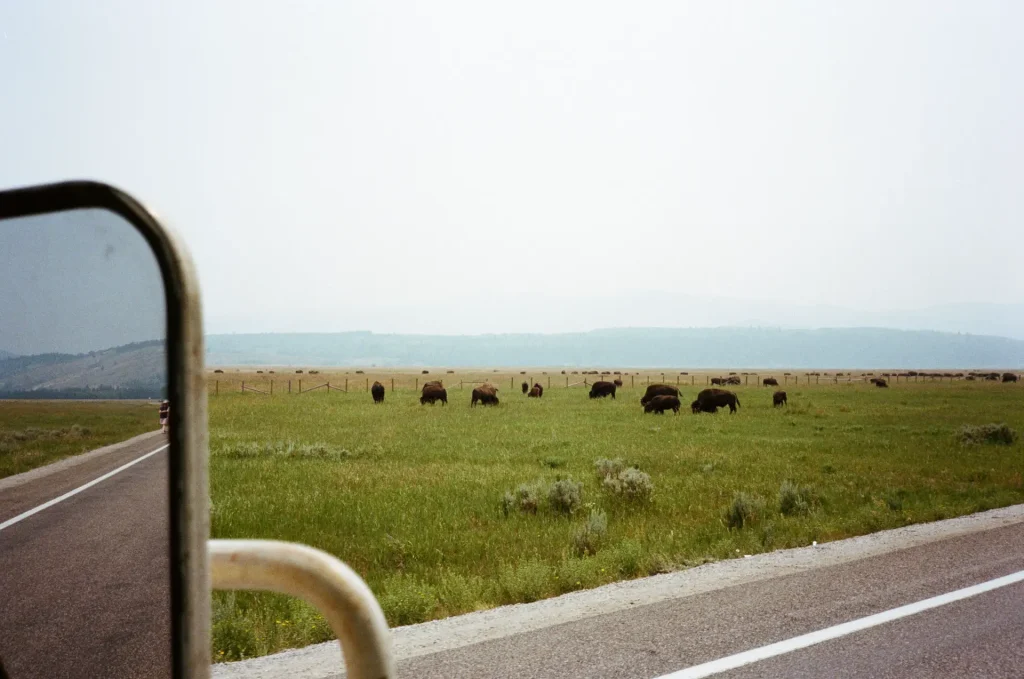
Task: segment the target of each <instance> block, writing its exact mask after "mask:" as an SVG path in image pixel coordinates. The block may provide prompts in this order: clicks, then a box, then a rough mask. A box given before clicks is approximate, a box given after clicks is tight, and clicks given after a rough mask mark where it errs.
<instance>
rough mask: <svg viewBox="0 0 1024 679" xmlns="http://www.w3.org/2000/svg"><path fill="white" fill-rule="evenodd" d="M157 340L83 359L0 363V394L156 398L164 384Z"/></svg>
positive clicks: (162, 354)
mask: <svg viewBox="0 0 1024 679" xmlns="http://www.w3.org/2000/svg"><path fill="white" fill-rule="evenodd" d="M166 362H167V359H166V356H165V352H164V342H163V340H153V341H148V342H136V343H133V344H126V345H123V346H119V347H112V348H110V349H105V350H103V351H92V352H89V353H86V354H57V353H50V354H35V355H32V356H14V357H9V358H6V359H0V394H2V395H5V396H8V397H10V396H12V395H19V396H25V395H33V394H40V395H42V394H45V395H47V396H48V397H60V396H61V395H72V394H73V395H74V397H75V398H80V397H83V396H87V395H89V392H95V391H97V390H99V391H102V392H103V395H104V396H116V395H117V392H118V391H119V390H127V391H130V392H131V393H132V395H133V397H139V396H142V395H152V396H159V395H160V393H161V391H162V389H163V387H164V385H165V384H166V383H167V370H166Z"/></svg>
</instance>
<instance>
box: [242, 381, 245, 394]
mask: <svg viewBox="0 0 1024 679" xmlns="http://www.w3.org/2000/svg"><path fill="white" fill-rule="evenodd" d="M242 393H243V394H244V393H245V380H242Z"/></svg>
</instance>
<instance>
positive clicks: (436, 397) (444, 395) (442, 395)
mask: <svg viewBox="0 0 1024 679" xmlns="http://www.w3.org/2000/svg"><path fill="white" fill-rule="evenodd" d="M436 401H440V402H441V405H448V392H447V391H446V390H445V388H444V387H442V386H440V385H439V384H437V383H432V384H424V385H423V393H422V394H421V395H420V405H423V404H424V403H429V404H430V405H434V403H435V402H436Z"/></svg>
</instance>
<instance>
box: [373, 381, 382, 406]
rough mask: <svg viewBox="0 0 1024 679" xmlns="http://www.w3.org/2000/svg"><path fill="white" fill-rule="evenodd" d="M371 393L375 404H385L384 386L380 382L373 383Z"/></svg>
mask: <svg viewBox="0 0 1024 679" xmlns="http://www.w3.org/2000/svg"><path fill="white" fill-rule="evenodd" d="M370 393H371V394H373V402H374V403H383V402H384V385H383V384H381V383H380V382H374V383H373V386H372V387H370Z"/></svg>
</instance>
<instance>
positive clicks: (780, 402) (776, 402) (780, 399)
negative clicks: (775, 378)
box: [772, 391, 787, 408]
mask: <svg viewBox="0 0 1024 679" xmlns="http://www.w3.org/2000/svg"><path fill="white" fill-rule="evenodd" d="M784 405H787V401H786V392H784V391H777V392H775V393H774V394H772V407H773V408H777V407H779V406H784Z"/></svg>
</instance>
